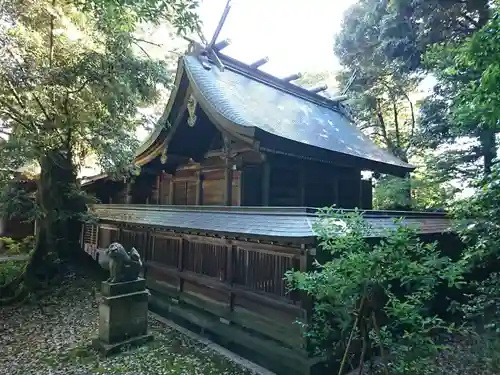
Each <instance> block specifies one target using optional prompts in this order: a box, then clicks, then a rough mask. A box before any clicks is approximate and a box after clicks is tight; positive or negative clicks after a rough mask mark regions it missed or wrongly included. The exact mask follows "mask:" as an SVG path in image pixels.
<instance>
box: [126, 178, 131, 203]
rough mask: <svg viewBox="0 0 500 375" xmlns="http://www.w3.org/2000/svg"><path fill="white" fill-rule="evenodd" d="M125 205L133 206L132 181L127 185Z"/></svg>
mask: <svg viewBox="0 0 500 375" xmlns="http://www.w3.org/2000/svg"><path fill="white" fill-rule="evenodd" d="M125 203H126V204H132V181H128V182H127V183H126V185H125Z"/></svg>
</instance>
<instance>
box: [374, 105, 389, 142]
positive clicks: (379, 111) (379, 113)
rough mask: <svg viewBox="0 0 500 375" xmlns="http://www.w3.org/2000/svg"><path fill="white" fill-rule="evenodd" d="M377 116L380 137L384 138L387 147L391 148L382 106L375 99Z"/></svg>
mask: <svg viewBox="0 0 500 375" xmlns="http://www.w3.org/2000/svg"><path fill="white" fill-rule="evenodd" d="M377 118H378V121H379V123H380V130H382V138H383V139H384V141H385V143H386V145H387V148H392V142H391V140H390V139H389V137H388V136H387V128H386V126H385V120H384V115H383V113H382V107H381V106H380V102H379V100H378V99H377Z"/></svg>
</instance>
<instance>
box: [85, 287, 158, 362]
mask: <svg viewBox="0 0 500 375" xmlns="http://www.w3.org/2000/svg"><path fill="white" fill-rule="evenodd" d="M145 288H146V282H145V280H144V279H138V280H135V281H128V282H124V283H109V282H106V281H105V282H103V283H102V285H101V292H102V300H101V303H100V305H99V337H98V338H96V339H95V340H93V342H92V345H93V346H94V347H95V348H96V349H98V350H99V351H100V352H101V353H102V354H104V355H109V354H111V353H114V352H116V351H118V350H119V348H121V347H123V346H125V345H140V344H142V343H144V342H146V341H149V340H151V339H152V335H151V334H150V333H149V332H148V295H149V294H148V292H147V291H146V289H145Z"/></svg>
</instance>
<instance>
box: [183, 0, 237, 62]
mask: <svg viewBox="0 0 500 375" xmlns="http://www.w3.org/2000/svg"><path fill="white" fill-rule="evenodd" d="M231 5H232V0H227V2H226V6H225V7H224V10H223V12H222V15H221V18H220V20H219V23H218V24H217V27H216V28H215V31H214V34H213V35H212V39H211V40H210V43H209V42H208V41H207V39H206V38H205V35H204V34H203V32H202V31H201V29H200V28H198V29H197V30H196V31H197V33H198V37H199V38H200V41H201V43H198V42H196V41H194V40H192V39H189V38H185V39H186V40H188V41H189V46H188V54H190V55H194V56H196V57H197V58H198V60H200V62H201V64H202V65H203V67H204V68H205V69H206V70H210V69H211V68H212V67H211V64H210V60H212V61H213V63H214V64H215V65H216V66H217V67H218V68H219V70H220V71H221V72H223V71H224V64H223V63H222V61H221V59H220V58H219V56H218V55H217V53H218V52H219V51H221V50H222V49H223V48H226V47H227V46H228V45H229V44H231V40H230V39H224V40H222V41H220V42H217V38H218V37H219V34H220V32H221V30H222V27H223V26H224V22H226V18H227V15H228V14H229V11H230V10H231Z"/></svg>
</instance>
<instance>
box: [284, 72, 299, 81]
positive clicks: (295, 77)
mask: <svg viewBox="0 0 500 375" xmlns="http://www.w3.org/2000/svg"><path fill="white" fill-rule="evenodd" d="M301 77H302V73H295V74H290V75H289V76H286V77H284V78H282V80H283V81H285V82H291V81H295V80H297V79H299V78H301Z"/></svg>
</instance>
